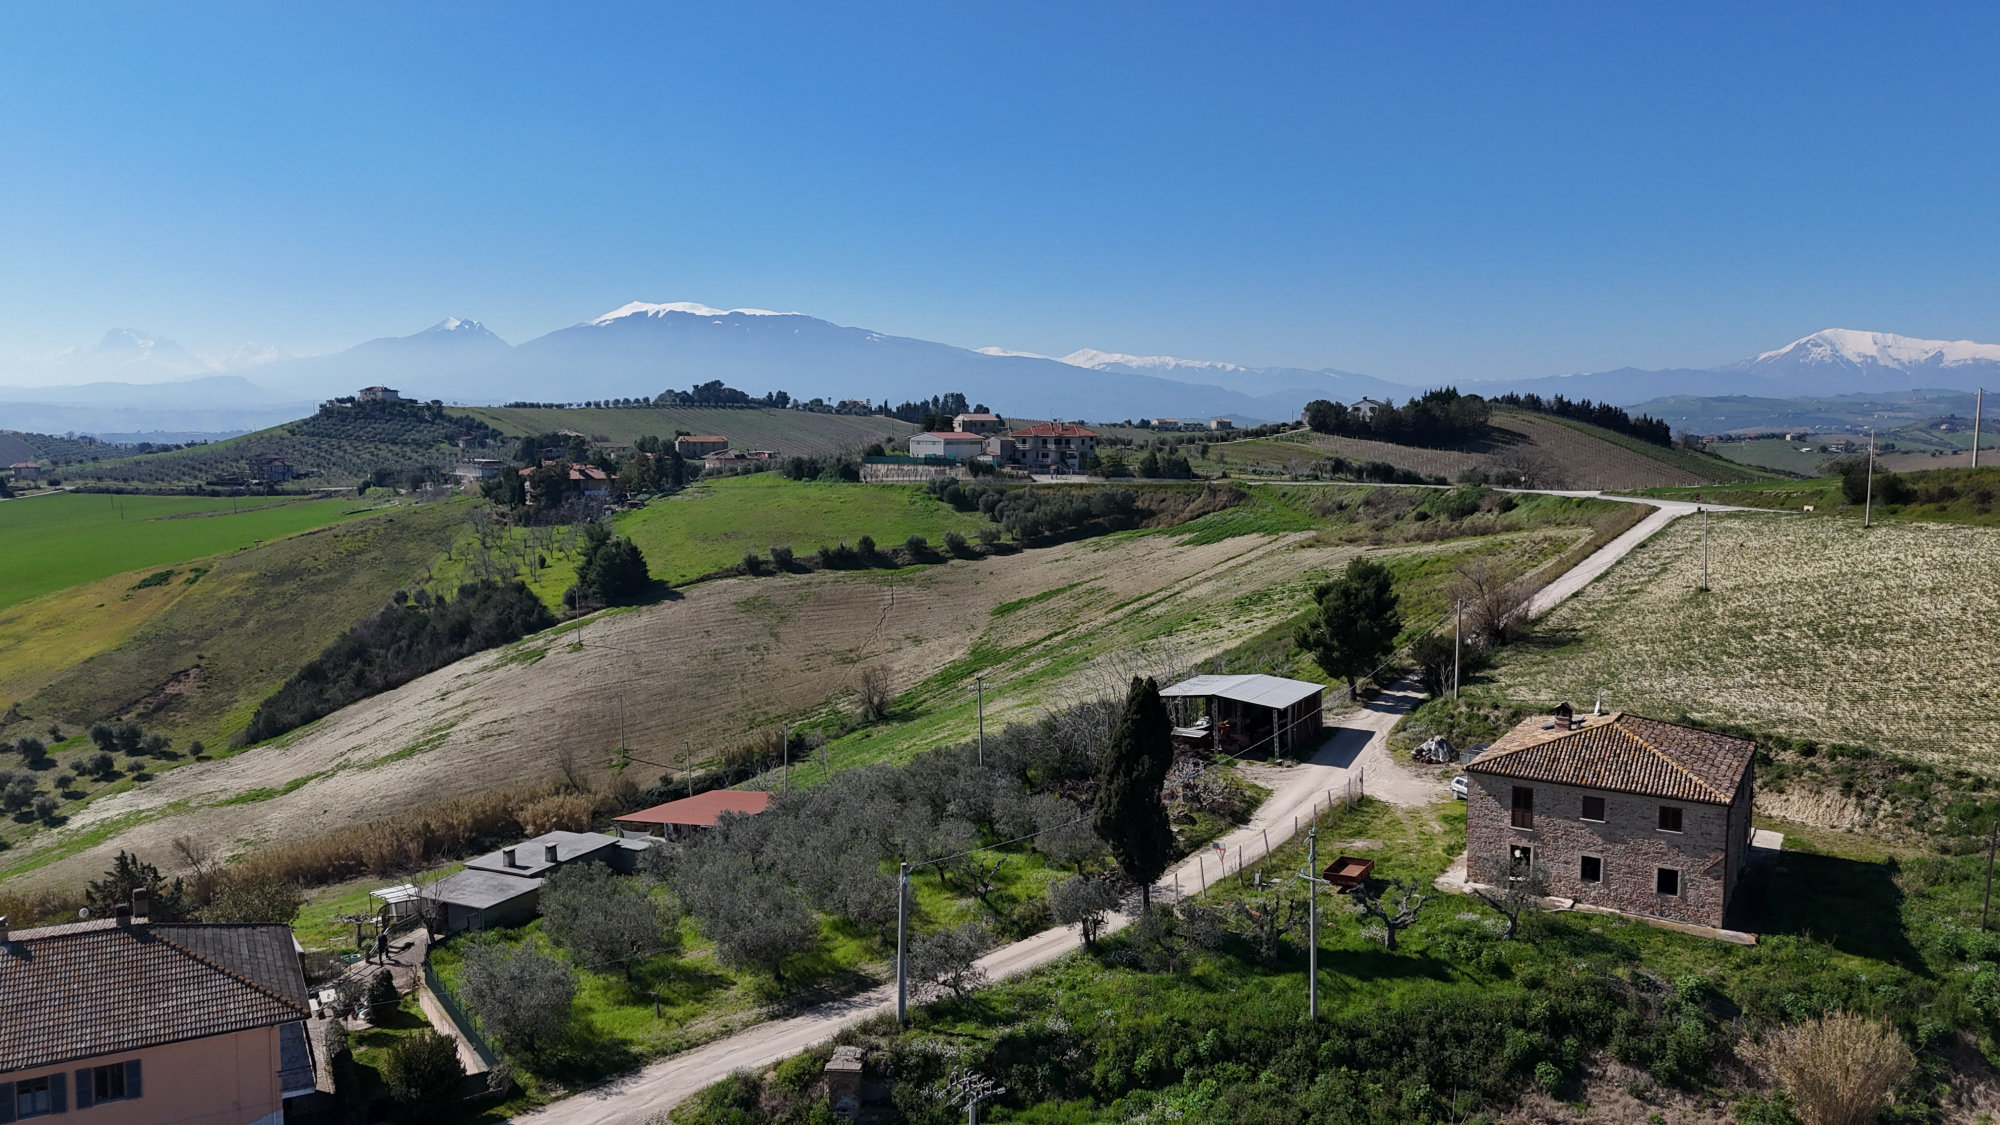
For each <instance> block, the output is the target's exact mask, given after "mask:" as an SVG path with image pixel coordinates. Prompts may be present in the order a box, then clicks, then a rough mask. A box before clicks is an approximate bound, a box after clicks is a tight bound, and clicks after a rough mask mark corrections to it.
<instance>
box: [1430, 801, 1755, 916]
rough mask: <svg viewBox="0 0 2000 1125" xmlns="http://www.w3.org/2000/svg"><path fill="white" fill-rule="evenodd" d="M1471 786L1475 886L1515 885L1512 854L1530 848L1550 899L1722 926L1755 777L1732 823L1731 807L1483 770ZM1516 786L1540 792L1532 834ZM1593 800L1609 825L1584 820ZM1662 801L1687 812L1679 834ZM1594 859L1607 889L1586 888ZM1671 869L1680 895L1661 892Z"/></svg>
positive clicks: (1469, 829)
mask: <svg viewBox="0 0 2000 1125" xmlns="http://www.w3.org/2000/svg"><path fill="white" fill-rule="evenodd" d="M1466 780H1467V783H1468V791H1467V794H1466V805H1467V808H1466V819H1465V842H1466V864H1467V874H1468V875H1469V876H1470V877H1471V879H1472V881H1473V882H1475V883H1485V884H1489V885H1493V886H1498V885H1501V884H1502V883H1503V882H1504V881H1505V879H1506V878H1507V872H1508V864H1509V862H1510V857H1511V854H1512V853H1511V851H1510V849H1512V848H1514V847H1517V846H1526V847H1529V848H1533V849H1534V853H1533V854H1534V864H1535V866H1536V867H1538V868H1540V869H1542V871H1543V872H1544V873H1545V874H1546V876H1547V879H1548V887H1549V889H1548V893H1549V894H1551V895H1555V896H1558V897H1561V898H1573V899H1576V900H1577V901H1578V902H1585V903H1591V904H1594V905H1597V906H1605V907H1609V908H1611V909H1613V910H1622V911H1625V912H1627V913H1630V914H1644V915H1648V916H1651V917H1655V918H1667V919H1671V920H1673V921H1676V922H1688V923H1692V924H1695V925H1701V926H1720V925H1722V921H1723V915H1724V912H1725V910H1726V908H1727V905H1728V896H1729V893H1730V891H1732V890H1733V889H1734V888H1735V882H1736V870H1737V868H1739V867H1740V866H1741V865H1742V862H1743V856H1744V854H1745V848H1746V847H1747V843H1748V841H1747V833H1748V823H1749V812H1750V804H1749V794H1750V789H1751V786H1750V783H1749V780H1748V778H1747V777H1746V779H1745V781H1744V784H1743V787H1742V789H1741V790H1740V791H1739V792H1738V794H1737V800H1736V802H1735V806H1734V808H1733V811H1734V815H1733V816H1732V806H1725V805H1698V804H1692V803H1686V802H1678V801H1662V800H1660V799H1659V798H1657V797H1640V796H1634V795H1632V794H1630V793H1611V792H1606V791H1603V790H1592V789H1581V788H1578V787H1576V786H1571V785H1554V784H1550V783H1548V782H1540V781H1521V782H1517V781H1514V780H1513V779H1510V778H1505V777H1496V776H1494V775H1491V774H1481V773H1468V774H1467V775H1466ZM1516 785H1520V786H1523V787H1525V788H1529V789H1533V790H1534V791H1535V797H1534V802H1535V816H1534V827H1533V828H1526V829H1522V828H1515V827H1513V826H1512V808H1513V793H1514V787H1515V786H1516ZM1585 796H1593V797H1602V798H1604V806H1605V814H1604V815H1605V819H1604V820H1603V822H1601V823H1600V822H1596V821H1588V820H1584V819H1583V817H1582V812H1583V798H1584V797H1585ZM1663 804H1665V805H1672V806H1674V807H1677V808H1679V809H1680V810H1681V831H1680V832H1663V831H1661V830H1660V827H1659V823H1660V821H1659V810H1660V806H1661V805H1663ZM1732 822H1733V825H1734V828H1733V830H1732ZM1585 856H1594V857H1596V858H1597V859H1598V860H1599V861H1600V862H1601V871H1602V879H1601V881H1600V882H1597V883H1586V882H1584V881H1583V879H1582V866H1583V864H1582V861H1583V857H1585ZM1662 867H1665V868H1671V869H1673V870H1675V871H1678V872H1680V893H1679V894H1676V895H1663V894H1660V893H1659V892H1658V890H1657V889H1656V888H1657V886H1658V884H1657V882H1656V876H1657V873H1658V869H1659V868H1662Z"/></svg>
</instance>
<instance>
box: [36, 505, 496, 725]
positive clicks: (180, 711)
mask: <svg viewBox="0 0 2000 1125" xmlns="http://www.w3.org/2000/svg"><path fill="white" fill-rule="evenodd" d="M464 508H465V506H464V505H463V504H460V503H453V504H438V505H431V506H426V507H421V508H402V509H397V510H395V511H391V512H384V513H380V514H377V515H372V516H369V517H366V518H362V519H357V520H353V521H350V522H347V523H343V524H340V525H338V526H335V527H329V528H324V529H321V530H318V531H315V532H310V533H307V534H304V535H298V536H294V537H291V538H288V539H282V540H278V541H276V542H271V543H266V544H264V545H263V546H262V547H257V548H253V549H250V550H242V551H235V552H231V553H229V554H224V555H219V556H215V557H213V558H210V559H207V560H204V564H205V565H207V566H208V567H210V569H209V570H208V571H207V572H206V573H203V574H202V575H200V577H199V580H198V581H196V582H194V583H193V584H191V585H190V584H188V583H187V581H186V579H185V578H176V579H175V580H174V581H173V582H171V583H169V584H168V585H167V586H165V587H161V588H157V589H162V590H167V591H173V592H175V593H174V596H172V597H171V599H170V600H168V599H167V598H164V597H162V598H161V601H162V602H163V603H164V604H157V605H156V612H153V613H151V615H150V616H147V617H146V618H145V619H144V620H141V621H138V622H136V623H133V622H132V621H131V615H130V614H129V612H128V611H127V609H126V607H125V604H124V603H122V602H109V601H107V602H106V603H105V604H104V605H103V606H102V607H97V606H92V607H89V608H87V609H86V608H85V607H84V606H83V605H82V604H81V603H80V602H78V603H72V604H73V605H74V606H75V609H76V610H77V613H76V617H75V618H74V619H73V622H72V625H71V627H69V628H68V629H66V630H63V631H58V632H57V633H56V634H55V636H54V638H53V639H54V641H55V642H56V645H55V647H54V651H58V652H60V651H63V646H65V645H67V646H73V648H72V651H75V652H81V651H84V650H86V649H88V648H90V647H91V646H94V645H98V644H100V643H101V640H102V633H101V632H99V629H100V627H99V626H97V625H96V623H95V622H94V621H93V620H92V618H91V614H92V613H93V612H96V611H98V610H100V608H101V610H102V611H103V612H105V613H106V614H107V615H108V616H110V617H111V618H112V619H113V621H114V622H116V624H114V625H112V626H110V627H108V628H106V629H105V631H108V632H112V633H121V632H122V634H123V635H122V636H120V637H118V639H119V640H121V641H122V642H123V643H119V644H117V645H116V647H112V648H110V649H109V651H96V652H95V653H94V654H92V655H89V656H87V658H85V659H82V660H80V661H78V662H76V663H75V664H73V665H70V666H68V667H66V668H63V669H62V670H61V673H60V674H59V675H57V676H55V677H53V678H52V679H51V680H50V682H49V683H47V684H46V685H45V686H43V687H41V688H40V689H39V690H38V691H36V692H35V694H33V695H32V696H30V697H28V698H27V699H26V700H25V701H24V702H23V704H22V707H23V710H24V711H26V712H27V714H28V715H29V716H30V717H31V718H33V719H34V720H35V722H36V723H37V724H38V725H46V724H47V722H48V721H50V720H52V719H60V720H61V721H63V722H64V723H66V724H69V725H71V726H77V725H87V724H88V723H90V722H92V721H94V720H97V719H104V718H110V717H113V716H116V715H120V714H123V713H125V712H126V711H127V709H129V708H131V707H132V706H133V705H134V704H135V703H137V702H138V701H139V700H141V699H142V698H144V697H146V696H147V695H148V694H150V693H152V692H153V691H155V690H156V689H157V688H158V687H159V686H160V685H161V684H162V683H164V682H165V681H166V680H167V679H169V678H170V677H172V676H174V675H175V674H177V673H180V672H182V671H185V670H187V669H190V668H195V667H199V668H200V669H201V673H200V675H199V677H198V680H197V686H196V688H195V690H192V691H190V692H188V693H187V694H185V695H181V696H178V697H177V698H175V699H174V700H173V701H172V702H171V703H169V704H168V705H166V706H165V707H164V708H162V709H161V710H160V711H158V712H157V713H154V714H151V715H147V716H141V719H142V721H143V722H145V723H146V725H148V726H149V727H153V726H157V727H159V728H160V729H163V730H166V731H168V732H170V733H173V734H175V735H176V736H177V737H178V738H179V739H180V741H181V742H182V744H185V742H186V741H187V739H190V738H201V739H204V740H206V741H208V742H210V743H211V744H212V745H214V746H216V747H218V748H219V747H220V746H221V745H222V738H223V736H225V735H226V734H228V733H229V732H230V731H232V730H233V729H234V728H235V727H236V726H238V725H240V724H241V723H242V722H243V721H244V720H245V719H247V718H248V716H249V713H250V711H251V710H253V709H254V708H255V705H256V703H257V702H258V701H260V700H261V699H262V698H263V697H264V696H265V695H267V694H269V692H271V691H272V690H274V689H275V688H276V687H277V686H278V684H279V683H281V682H283V680H284V679H285V677H287V676H289V675H290V674H291V672H292V671H293V670H294V669H296V668H297V667H298V666H299V665H300V664H303V663H304V662H305V661H307V660H310V659H311V658H312V657H313V656H315V655H317V654H318V653H319V652H320V650H321V649H323V648H325V647H326V645H328V644H329V643H331V642H332V640H333V639H334V638H335V637H337V636H338V635H339V634H340V633H341V632H342V631H344V630H345V629H346V628H347V627H348V626H350V625H352V624H353V623H354V622H355V621H357V620H359V619H360V618H361V617H363V616H364V615H366V614H367V613H369V612H371V611H373V610H375V609H377V608H380V607H381V606H382V605H384V604H386V603H387V601H388V599H389V596H390V595H391V594H392V593H394V592H395V591H396V590H397V589H399V588H402V587H407V586H413V585H415V584H416V583H418V582H419V581H421V580H422V578H423V577H424V575H425V573H426V572H427V571H428V569H429V568H430V566H431V563H432V561H433V560H434V559H436V558H437V557H438V556H439V555H441V554H442V553H443V552H444V550H445V549H446V547H447V546H448V545H449V544H450V543H451V541H452V540H453V539H454V538H455V537H456V536H457V535H458V534H459V532H460V529H461V528H462V526H463V521H464V518H465V510H464ZM153 594H154V591H153V590H145V591H139V592H137V593H136V594H135V595H134V598H135V601H137V600H139V599H140V598H141V597H142V596H153ZM56 597H58V598H62V597H64V595H56ZM24 608H33V606H32V605H31V606H29V607H24ZM128 629H129V631H125V630H128ZM13 639H14V643H15V644H16V645H22V644H26V645H29V646H31V647H33V648H35V649H37V650H41V648H42V639H41V638H35V637H21V636H19V635H18V634H17V635H16V636H15V637H14V638H13ZM9 652H10V650H9V649H8V648H0V669H4V668H5V667H6V665H5V663H4V662H5V660H6V659H7V657H8V655H9Z"/></svg>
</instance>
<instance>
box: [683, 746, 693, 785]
mask: <svg viewBox="0 0 2000 1125" xmlns="http://www.w3.org/2000/svg"><path fill="white" fill-rule="evenodd" d="M682 742H683V744H684V745H686V747H687V750H686V751H685V753H683V754H682V756H681V772H683V773H685V774H687V779H688V796H690V797H692V796H694V739H692V738H689V739H683V740H682Z"/></svg>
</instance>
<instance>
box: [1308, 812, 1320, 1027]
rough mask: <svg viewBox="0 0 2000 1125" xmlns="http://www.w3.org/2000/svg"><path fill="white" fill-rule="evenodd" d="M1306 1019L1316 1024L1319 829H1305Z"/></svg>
mask: <svg viewBox="0 0 2000 1125" xmlns="http://www.w3.org/2000/svg"><path fill="white" fill-rule="evenodd" d="M1304 879H1306V1019H1308V1021H1310V1023H1320V827H1318V825H1312V827H1310V829H1306V875H1304Z"/></svg>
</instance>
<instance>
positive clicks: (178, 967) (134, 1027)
mask: <svg viewBox="0 0 2000 1125" xmlns="http://www.w3.org/2000/svg"><path fill="white" fill-rule="evenodd" d="M309 1015H311V1010H310V1008H309V1007H308V1005H307V1002H306V982H305V976H304V974H303V973H302V972H301V971H300V969H299V962H298V958H297V956H296V954H295V952H294V950H293V947H292V931H291V927H289V926H277V925H251V926H202V925H145V924H140V925H134V926H121V925H119V924H118V923H117V922H116V921H115V920H111V919H106V920H103V921H97V922H82V923H77V924H74V925H68V926H50V927H47V928H44V929H37V930H16V931H14V933H13V934H12V936H11V937H10V938H9V940H8V941H7V942H6V943H4V944H0V1072H5V1071H12V1070H23V1069H28V1068H32V1067H38V1066H49V1065H52V1064H55V1063H63V1062H68V1061H70V1060H72V1059H82V1058H89V1057H92V1056H95V1055H107V1054H117V1053H120V1052H124V1051H134V1050H138V1049H139V1048H142V1047H150V1046H155V1045H158V1044H161V1043H178V1042H181V1041H184V1040H188V1039H200V1038H203V1037H206V1036H210V1035H221V1034H224V1033H227V1032H235V1031H247V1030H249V1029H251V1028H258V1027H271V1026H275V1025H278V1024H283V1023H290V1022H292V1021H295V1020H302V1019H305V1018H307V1017H308V1016H309Z"/></svg>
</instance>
